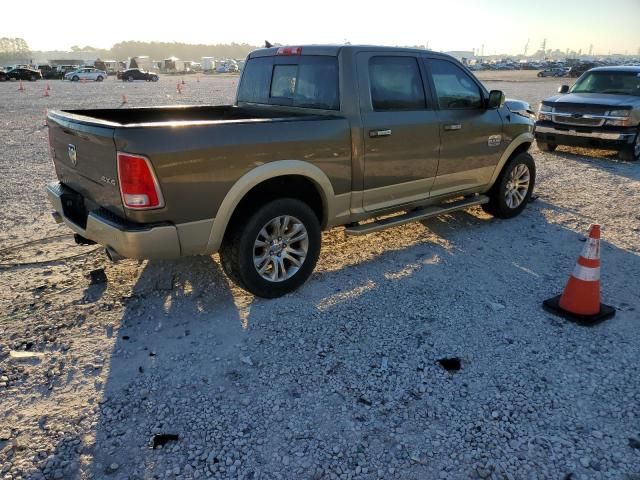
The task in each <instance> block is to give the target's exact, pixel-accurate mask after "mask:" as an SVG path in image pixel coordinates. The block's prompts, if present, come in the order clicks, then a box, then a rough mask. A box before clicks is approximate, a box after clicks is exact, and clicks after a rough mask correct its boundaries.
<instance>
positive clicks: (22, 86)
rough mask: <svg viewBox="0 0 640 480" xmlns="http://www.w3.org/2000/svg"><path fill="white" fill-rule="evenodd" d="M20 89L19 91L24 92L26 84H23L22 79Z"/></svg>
mask: <svg viewBox="0 0 640 480" xmlns="http://www.w3.org/2000/svg"><path fill="white" fill-rule="evenodd" d="M18 91H19V92H24V91H25V88H24V85H23V84H22V80H20V87H18Z"/></svg>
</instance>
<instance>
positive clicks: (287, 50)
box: [276, 47, 302, 56]
mask: <svg viewBox="0 0 640 480" xmlns="http://www.w3.org/2000/svg"><path fill="white" fill-rule="evenodd" d="M276 55H284V56H289V55H302V47H280V48H278V51H277V52H276Z"/></svg>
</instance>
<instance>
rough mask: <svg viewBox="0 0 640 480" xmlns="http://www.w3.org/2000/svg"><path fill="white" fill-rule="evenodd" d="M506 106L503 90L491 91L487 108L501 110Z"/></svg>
mask: <svg viewBox="0 0 640 480" xmlns="http://www.w3.org/2000/svg"><path fill="white" fill-rule="evenodd" d="M502 105H504V92H503V91H502V90H491V91H490V92H489V98H488V99H487V108H500V107H501V106H502Z"/></svg>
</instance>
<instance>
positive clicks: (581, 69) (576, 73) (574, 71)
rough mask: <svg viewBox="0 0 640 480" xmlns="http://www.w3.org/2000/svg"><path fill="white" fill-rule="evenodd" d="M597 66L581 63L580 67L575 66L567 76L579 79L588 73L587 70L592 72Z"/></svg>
mask: <svg viewBox="0 0 640 480" xmlns="http://www.w3.org/2000/svg"><path fill="white" fill-rule="evenodd" d="M595 66H596V64H595V63H581V64H579V65H574V66H573V67H571V68H570V69H569V72H568V73H567V75H568V76H569V77H571V78H578V77H579V76H580V75H582V74H583V73H584V72H586V71H587V70H591V69H592V68H594V67H595Z"/></svg>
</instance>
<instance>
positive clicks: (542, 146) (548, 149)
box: [536, 140, 558, 153]
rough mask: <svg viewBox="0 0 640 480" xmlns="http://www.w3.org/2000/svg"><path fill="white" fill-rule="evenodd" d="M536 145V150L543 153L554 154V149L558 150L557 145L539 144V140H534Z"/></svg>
mask: <svg viewBox="0 0 640 480" xmlns="http://www.w3.org/2000/svg"><path fill="white" fill-rule="evenodd" d="M536 143H537V144H538V148H539V149H540V150H542V151H543V152H549V153H550V152H555V151H556V148H558V145H556V144H555V143H547V142H541V141H540V140H536Z"/></svg>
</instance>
